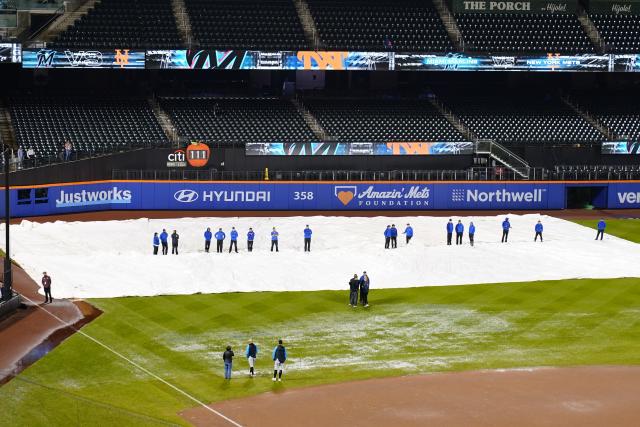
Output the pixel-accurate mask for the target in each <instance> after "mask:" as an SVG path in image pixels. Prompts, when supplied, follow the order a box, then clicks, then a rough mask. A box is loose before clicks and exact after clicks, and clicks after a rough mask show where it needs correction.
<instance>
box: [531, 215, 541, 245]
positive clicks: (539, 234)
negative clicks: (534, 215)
mask: <svg viewBox="0 0 640 427" xmlns="http://www.w3.org/2000/svg"><path fill="white" fill-rule="evenodd" d="M542 229H543V227H542V223H541V222H540V220H538V222H537V223H536V226H535V230H536V237H534V238H533V241H534V242H537V241H538V236H540V243H542Z"/></svg>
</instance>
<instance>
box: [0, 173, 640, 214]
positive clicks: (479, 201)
mask: <svg viewBox="0 0 640 427" xmlns="http://www.w3.org/2000/svg"><path fill="white" fill-rule="evenodd" d="M624 191H627V192H629V194H631V193H633V192H640V186H639V185H638V184H635V187H633V188H632V189H625V190H624ZM610 194H613V193H611V192H610ZM10 197H11V204H12V212H13V215H14V216H35V215H55V214H64V213H73V212H86V211H97V210H167V209H168V210H181V211H185V210H211V211H216V210H240V211H242V210H435V209H441V210H476V209H496V210H543V209H563V208H564V206H565V184H564V183H549V184H547V183H530V182H523V183H468V182H447V183H444V182H389V183H380V182H336V183H331V182H268V181H258V182H238V183H235V182H197V181H184V182H182V181H175V182H174V181H154V182H148V181H141V182H136V181H106V182H100V183H87V184H72V185H51V186H47V187H39V188H37V189H14V190H11V195H10ZM620 197H622V199H621V200H623V202H624V203H626V204H629V206H631V205H632V204H633V203H635V201H636V198H635V197H638V200H640V196H629V195H627V196H620ZM632 202H633V203H632ZM624 203H622V204H623V205H624ZM0 205H1V202H0ZM618 206H620V204H618Z"/></svg>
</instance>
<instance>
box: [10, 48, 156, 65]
mask: <svg viewBox="0 0 640 427" xmlns="http://www.w3.org/2000/svg"><path fill="white" fill-rule="evenodd" d="M144 57H145V52H144V51H143V50H132V49H113V50H102V51H99V50H70V49H66V50H53V49H24V50H23V51H22V68H120V69H144V68H145V62H144Z"/></svg>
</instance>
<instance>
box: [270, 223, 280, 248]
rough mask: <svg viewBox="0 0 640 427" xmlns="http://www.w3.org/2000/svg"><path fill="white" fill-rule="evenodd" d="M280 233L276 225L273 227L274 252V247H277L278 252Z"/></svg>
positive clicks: (272, 244) (272, 245)
mask: <svg viewBox="0 0 640 427" xmlns="http://www.w3.org/2000/svg"><path fill="white" fill-rule="evenodd" d="M279 235H280V233H278V231H277V230H276V228H275V227H273V230H272V231H271V252H273V248H274V247H275V248H276V252H278V236H279Z"/></svg>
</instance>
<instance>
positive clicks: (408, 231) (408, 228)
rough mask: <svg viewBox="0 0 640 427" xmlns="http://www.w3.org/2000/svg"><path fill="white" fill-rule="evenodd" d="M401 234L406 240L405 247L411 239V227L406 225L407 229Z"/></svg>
mask: <svg viewBox="0 0 640 427" xmlns="http://www.w3.org/2000/svg"><path fill="white" fill-rule="evenodd" d="M403 234H404V235H405V237H406V239H407V245H408V244H409V242H410V241H411V238H412V237H413V227H411V225H409V224H407V228H405V229H404V231H403Z"/></svg>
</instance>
